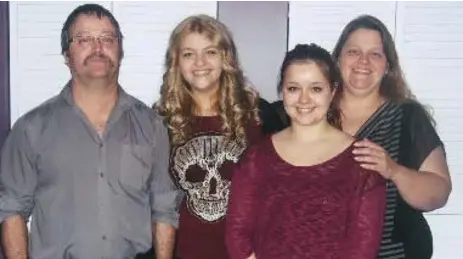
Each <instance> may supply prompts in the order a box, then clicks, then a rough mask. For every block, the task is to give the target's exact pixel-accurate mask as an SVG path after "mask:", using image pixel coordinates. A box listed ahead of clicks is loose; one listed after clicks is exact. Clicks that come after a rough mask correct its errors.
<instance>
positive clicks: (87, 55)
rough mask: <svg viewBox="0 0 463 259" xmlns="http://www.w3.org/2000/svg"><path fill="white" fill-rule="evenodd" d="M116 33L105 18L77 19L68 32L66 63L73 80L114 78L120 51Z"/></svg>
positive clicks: (86, 16) (89, 17)
mask: <svg viewBox="0 0 463 259" xmlns="http://www.w3.org/2000/svg"><path fill="white" fill-rule="evenodd" d="M116 35H117V34H116V29H115V28H114V26H113V25H112V23H111V22H110V20H109V19H108V18H107V17H104V16H103V17H101V18H98V16H96V15H84V14H82V15H80V16H79V17H78V18H77V19H76V21H75V23H74V24H73V25H72V27H71V30H70V40H71V43H70V46H69V50H68V51H67V52H66V56H65V58H66V63H67V64H68V66H69V68H70V70H71V73H72V75H73V76H75V77H79V78H85V79H99V78H114V77H117V74H118V71H119V64H120V55H121V53H120V50H119V45H118V44H119V43H118V37H117V36H116Z"/></svg>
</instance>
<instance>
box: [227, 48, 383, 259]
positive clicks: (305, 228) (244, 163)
mask: <svg viewBox="0 0 463 259" xmlns="http://www.w3.org/2000/svg"><path fill="white" fill-rule="evenodd" d="M340 82H341V78H340V72H339V70H338V68H337V66H336V64H335V62H334V61H333V60H332V58H331V57H330V54H329V53H328V52H327V51H326V50H324V49H323V48H320V47H318V46H316V45H314V44H312V45H297V46H296V47H295V49H293V50H291V51H289V52H288V53H287V55H286V57H285V59H284V61H283V65H282V67H281V71H280V84H279V86H278V90H279V92H280V93H281V94H282V95H283V103H284V108H285V110H286V112H287V113H288V115H289V118H290V120H291V125H290V126H289V127H288V128H286V129H285V130H283V131H281V132H279V133H276V134H274V135H272V136H269V137H268V138H266V139H264V140H263V141H261V142H260V143H259V144H257V145H254V146H253V147H251V148H250V149H249V150H248V151H247V152H246V154H245V156H244V157H243V158H242V160H241V161H240V162H239V164H238V167H237V169H236V171H235V173H234V176H233V182H232V185H231V194H230V195H231V196H230V203H229V207H228V213H227V229H226V243H227V246H228V250H229V255H230V257H231V258H232V259H250V258H254V259H255V258H257V259H288V258H297V259H302V258H307V259H312V258H317V259H334V258H336V259H346V258H349V259H354V258H355V259H373V258H375V256H376V253H377V250H378V248H379V245H380V240H381V232H382V223H383V213H384V209H385V195H386V193H385V188H386V185H385V181H384V180H383V179H382V177H381V176H380V175H379V174H377V173H375V172H372V171H369V170H367V169H364V168H363V167H362V166H361V165H360V163H358V162H357V161H356V160H355V158H354V147H355V140H354V138H352V137H351V136H350V135H348V134H346V133H343V132H342V131H340V130H339V129H338V128H339V127H338V126H339V123H340V121H339V118H340V114H339V111H338V110H337V109H335V108H334V107H333V106H332V105H331V103H332V99H333V96H334V93H335V91H336V90H337V87H339V84H340Z"/></svg>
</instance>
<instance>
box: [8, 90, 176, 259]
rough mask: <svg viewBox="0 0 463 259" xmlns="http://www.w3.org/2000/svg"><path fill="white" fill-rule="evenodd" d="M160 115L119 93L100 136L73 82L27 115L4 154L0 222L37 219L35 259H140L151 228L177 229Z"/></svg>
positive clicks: (34, 226) (33, 226) (32, 249)
mask: <svg viewBox="0 0 463 259" xmlns="http://www.w3.org/2000/svg"><path fill="white" fill-rule="evenodd" d="M168 164H169V139H168V134H167V129H166V127H165V125H164V124H163V121H162V118H161V117H160V116H159V115H157V114H156V113H155V112H154V111H153V110H152V109H150V108H149V107H147V106H146V105H145V104H143V103H142V102H140V101H139V100H137V99H135V98H133V97H131V96H129V95H128V94H126V93H125V92H124V91H123V90H122V89H120V93H119V98H118V101H117V103H116V105H115V107H114V109H113V111H112V113H111V115H110V117H109V120H108V123H107V126H106V130H105V132H104V134H103V135H102V136H101V137H100V136H99V135H98V133H97V131H96V130H95V129H94V128H93V127H92V126H91V124H90V122H89V121H88V119H87V118H86V117H85V115H84V114H83V113H82V111H81V110H80V109H79V108H77V106H76V105H75V104H74V101H73V98H72V90H71V86H70V84H68V86H66V87H65V88H64V89H63V91H62V92H61V93H60V94H59V95H58V96H56V97H54V98H52V99H50V100H48V101H47V102H45V103H44V104H42V105H40V106H39V107H37V108H35V109H34V110H32V111H30V112H29V113H27V114H26V115H24V116H23V117H22V118H20V119H19V120H18V121H17V122H16V123H15V126H14V127H13V129H12V131H11V133H10V134H9V136H8V138H7V140H6V142H5V144H4V146H3V148H2V154H1V171H0V221H1V222H3V221H4V220H5V219H6V218H8V217H10V216H13V215H22V216H24V217H25V218H28V216H29V215H31V214H32V222H31V223H32V224H31V232H30V236H29V253H30V255H29V256H30V258H33V259H61V258H63V259H65V258H69V259H70V258H78V259H97V258H105V259H119V258H120V259H122V258H124V259H129V258H130V259H132V258H134V257H135V254H137V253H140V252H143V251H146V250H148V249H149V248H150V247H151V245H152V231H151V225H152V223H153V222H165V223H168V224H171V225H173V226H177V222H178V205H179V202H180V199H181V193H180V192H179V190H178V189H177V188H176V187H175V185H174V184H173V182H172V180H171V178H170V176H169V173H168V166H169V165H168Z"/></svg>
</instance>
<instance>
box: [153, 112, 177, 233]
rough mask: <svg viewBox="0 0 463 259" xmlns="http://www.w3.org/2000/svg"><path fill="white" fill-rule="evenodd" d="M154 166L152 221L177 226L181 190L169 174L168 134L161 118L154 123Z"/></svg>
mask: <svg viewBox="0 0 463 259" xmlns="http://www.w3.org/2000/svg"><path fill="white" fill-rule="evenodd" d="M153 150H154V151H153V152H154V166H153V172H152V178H151V215H152V221H153V222H163V223H167V224H169V225H172V226H174V227H178V218H179V211H178V209H179V206H180V202H181V200H182V192H181V190H179V189H178V187H176V185H175V184H174V182H173V180H172V178H171V176H170V174H169V156H170V146H169V136H168V133H167V127H166V126H165V125H164V123H163V122H162V121H161V120H158V121H157V123H156V125H155V140H154V147H153Z"/></svg>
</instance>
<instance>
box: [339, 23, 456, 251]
mask: <svg viewBox="0 0 463 259" xmlns="http://www.w3.org/2000/svg"><path fill="white" fill-rule="evenodd" d="M332 55H333V57H334V58H335V59H336V60H337V61H338V64H339V67H340V70H341V74H342V78H343V86H342V88H341V89H340V91H338V92H337V96H336V97H335V99H336V100H338V105H339V106H338V108H340V110H341V111H342V123H341V125H342V129H343V131H344V132H346V133H349V134H351V135H353V136H356V137H360V138H363V139H364V140H363V141H362V142H360V143H358V144H357V148H356V149H354V151H353V152H354V154H355V155H356V159H357V161H359V162H360V163H361V166H362V167H364V168H366V169H370V170H374V171H377V172H378V173H379V174H381V175H382V176H383V177H384V178H385V179H387V180H388V188H387V196H388V202H387V210H386V214H385V224H384V229H383V240H382V243H381V249H380V251H379V254H378V258H381V259H386V258H407V259H411V258H413V259H415V258H416V259H426V258H431V255H432V237H431V232H430V229H429V226H428V224H427V223H426V220H425V219H424V217H423V215H422V213H421V212H422V211H431V210H435V209H438V208H441V207H442V206H444V205H445V203H446V202H447V199H448V197H449V194H450V191H451V181H450V176H449V170H448V167H447V162H446V158H445V151H444V147H443V143H442V141H441V140H440V138H439V136H438V135H437V133H436V131H435V129H434V127H433V123H432V122H433V119H432V118H431V116H430V115H429V113H428V112H427V111H426V109H424V108H423V106H422V105H421V104H420V103H419V102H418V101H416V100H415V99H414V98H413V95H412V94H411V92H410V90H409V89H408V87H407V85H406V83H405V80H404V78H403V75H402V70H401V68H400V64H399V59H398V55H397V52H396V49H395V46H394V42H393V39H392V36H391V34H390V33H389V31H388V30H387V28H386V26H385V25H384V24H383V23H382V22H381V21H379V20H378V19H376V18H375V17H372V16H368V15H364V16H360V17H358V18H356V19H354V20H352V21H351V22H350V23H348V24H347V26H346V27H345V28H344V30H343V31H342V33H341V36H340V38H339V40H338V42H337V44H336V46H335V48H334V51H333V54H332Z"/></svg>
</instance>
